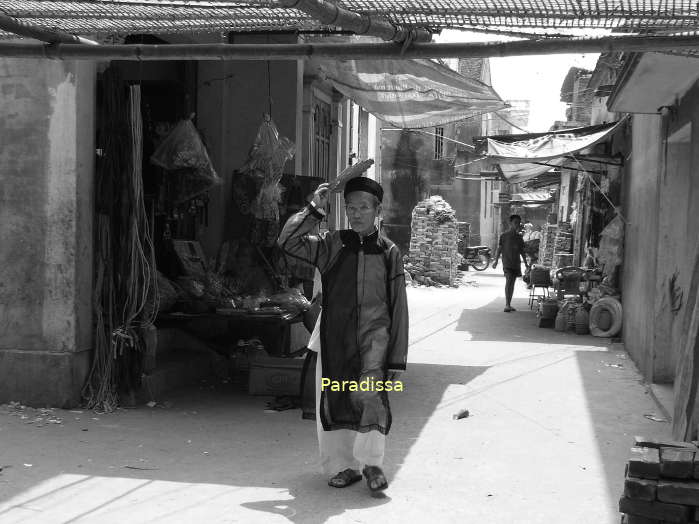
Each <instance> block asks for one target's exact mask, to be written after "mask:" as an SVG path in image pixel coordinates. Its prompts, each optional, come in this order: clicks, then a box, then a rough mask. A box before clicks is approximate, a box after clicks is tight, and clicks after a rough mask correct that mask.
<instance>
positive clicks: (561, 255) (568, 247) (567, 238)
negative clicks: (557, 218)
mask: <svg viewBox="0 0 699 524" xmlns="http://www.w3.org/2000/svg"><path fill="white" fill-rule="evenodd" d="M572 265H573V231H572V229H571V227H570V224H569V223H567V222H561V223H559V224H558V229H557V230H556V237H555V240H554V247H553V266H554V267H566V266H572Z"/></svg>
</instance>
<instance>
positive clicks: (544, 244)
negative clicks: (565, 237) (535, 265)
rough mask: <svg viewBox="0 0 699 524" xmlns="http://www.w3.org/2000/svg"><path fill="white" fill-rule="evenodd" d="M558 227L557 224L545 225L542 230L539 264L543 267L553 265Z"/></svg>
mask: <svg viewBox="0 0 699 524" xmlns="http://www.w3.org/2000/svg"><path fill="white" fill-rule="evenodd" d="M557 232H558V226H556V225H555V224H544V227H543V228H542V229H541V240H540V241H539V264H541V265H543V266H552V265H553V252H554V248H555V245H556V233H557Z"/></svg>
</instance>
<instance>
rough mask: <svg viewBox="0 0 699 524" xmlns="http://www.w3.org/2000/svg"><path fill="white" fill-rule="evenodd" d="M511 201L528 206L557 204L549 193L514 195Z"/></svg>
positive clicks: (537, 192)
mask: <svg viewBox="0 0 699 524" xmlns="http://www.w3.org/2000/svg"><path fill="white" fill-rule="evenodd" d="M510 201H511V202H523V203H526V204H548V203H550V202H555V199H554V198H553V197H552V196H551V193H549V192H548V191H532V192H531V193H513V194H512V198H511V199H510Z"/></svg>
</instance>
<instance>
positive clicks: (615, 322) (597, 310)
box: [590, 297, 623, 337]
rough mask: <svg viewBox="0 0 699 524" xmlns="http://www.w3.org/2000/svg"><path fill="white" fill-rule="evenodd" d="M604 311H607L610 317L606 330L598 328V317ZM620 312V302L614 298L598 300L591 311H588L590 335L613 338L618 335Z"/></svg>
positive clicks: (619, 330) (620, 319)
mask: <svg viewBox="0 0 699 524" xmlns="http://www.w3.org/2000/svg"><path fill="white" fill-rule="evenodd" d="M604 311H607V312H608V313H609V315H610V316H611V317H612V321H611V324H610V326H609V328H608V329H602V328H600V327H599V320H600V315H601V314H602V313H603V312H604ZM622 312H623V311H622V308H621V302H619V301H618V300H617V299H616V298H612V297H604V298H600V299H599V300H598V301H597V302H595V303H594V304H593V305H592V309H591V310H590V334H591V335H593V336H595V337H614V336H616V335H618V334H619V333H620V332H621V323H622V319H623V315H622Z"/></svg>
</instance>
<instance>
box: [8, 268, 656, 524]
mask: <svg viewBox="0 0 699 524" xmlns="http://www.w3.org/2000/svg"><path fill="white" fill-rule="evenodd" d="M466 280H471V281H473V284H471V285H467V286H464V287H460V288H458V289H435V288H410V289H409V290H408V291H409V293H408V296H409V300H410V315H411V318H410V321H411V347H410V353H409V364H408V371H407V372H406V373H405V374H404V376H403V379H404V381H405V391H404V392H402V393H394V394H393V396H392V398H391V401H392V407H393V417H394V424H393V428H392V430H391V433H390V435H389V439H388V450H387V457H386V464H385V470H386V473H387V475H388V476H389V481H390V486H389V488H388V490H387V491H386V492H385V496H383V497H380V498H374V497H371V496H370V495H369V493H368V490H367V488H366V485H365V484H364V482H362V483H358V484H355V485H354V486H351V487H349V488H346V489H334V488H330V487H328V486H327V484H326V481H327V479H326V478H325V477H323V476H322V475H321V474H320V473H319V472H318V468H317V462H316V456H317V448H316V440H315V425H314V423H313V422H309V421H303V420H301V418H300V412H299V410H290V411H283V412H275V413H266V412H265V411H264V409H265V401H266V400H268V399H267V398H264V397H249V396H246V395H245V394H243V393H241V392H240V391H239V390H236V389H235V388H234V387H233V386H231V385H230V384H228V383H222V381H221V380H220V379H212V381H210V382H208V383H202V384H198V385H196V386H193V387H189V388H186V389H182V390H179V391H176V392H173V393H172V394H169V395H166V396H164V397H163V398H159V399H157V400H158V401H159V403H160V404H159V405H158V406H157V407H154V408H149V407H146V406H141V407H138V408H136V409H128V410H126V409H122V410H118V411H117V412H115V413H111V414H96V413H93V412H89V411H84V410H73V411H66V410H51V411H45V412H40V411H36V410H31V409H25V410H21V409H18V408H12V407H10V406H7V405H6V406H3V407H2V408H0V467H2V471H0V523H2V524H5V523H16V522H26V523H32V524H36V523H51V524H56V523H68V522H70V523H73V522H75V523H78V522H80V523H83V522H99V523H112V522H113V523H125V522H126V523H129V524H136V523H146V522H148V523H150V522H174V523H199V522H205V523H218V522H244V523H254V522H265V523H267V522H270V523H274V522H281V523H283V522H298V523H321V522H381V523H384V524H386V523H390V522H396V523H398V522H431V523H442V522H470V523H478V524H500V523H502V524H513V523H532V524H534V523H541V524H552V523H556V524H578V523H579V524H606V523H610V524H611V523H617V522H619V514H618V512H617V508H616V505H617V501H618V498H619V496H620V494H621V488H622V484H623V475H624V464H625V462H626V460H627V458H628V450H629V448H630V446H631V445H632V443H633V437H634V435H644V436H647V437H669V433H670V425H669V423H668V422H666V421H663V419H664V416H663V413H662V411H661V410H660V408H659V407H658V406H657V405H656V403H655V402H654V400H653V399H652V397H651V396H650V395H649V392H648V391H647V387H646V386H645V385H644V384H643V382H642V380H641V378H640V376H639V374H638V372H637V371H636V368H635V367H634V365H633V363H632V362H631V360H630V359H629V358H628V357H627V355H626V354H625V353H624V351H623V349H622V348H621V346H619V345H610V344H609V342H608V341H607V340H605V339H596V338H593V337H590V336H577V335H575V334H573V333H559V332H556V331H554V330H553V329H542V328H537V327H536V325H535V316H534V313H533V312H532V311H530V310H529V308H528V306H527V300H526V293H527V292H526V290H525V289H524V287H523V284H522V283H521V282H518V284H517V290H516V295H515V300H514V302H513V305H514V306H515V307H516V308H517V311H516V312H513V313H509V314H506V313H503V311H502V309H503V305H504V304H503V298H502V297H503V286H504V280H503V278H502V276H501V274H500V273H499V271H493V270H488V271H486V272H484V273H476V274H473V273H467V276H466ZM462 409H468V410H469V414H470V415H469V416H468V418H463V419H461V420H453V419H452V415H453V414H454V413H456V412H458V411H460V410H462ZM646 415H648V416H646ZM652 419H655V420H652Z"/></svg>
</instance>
